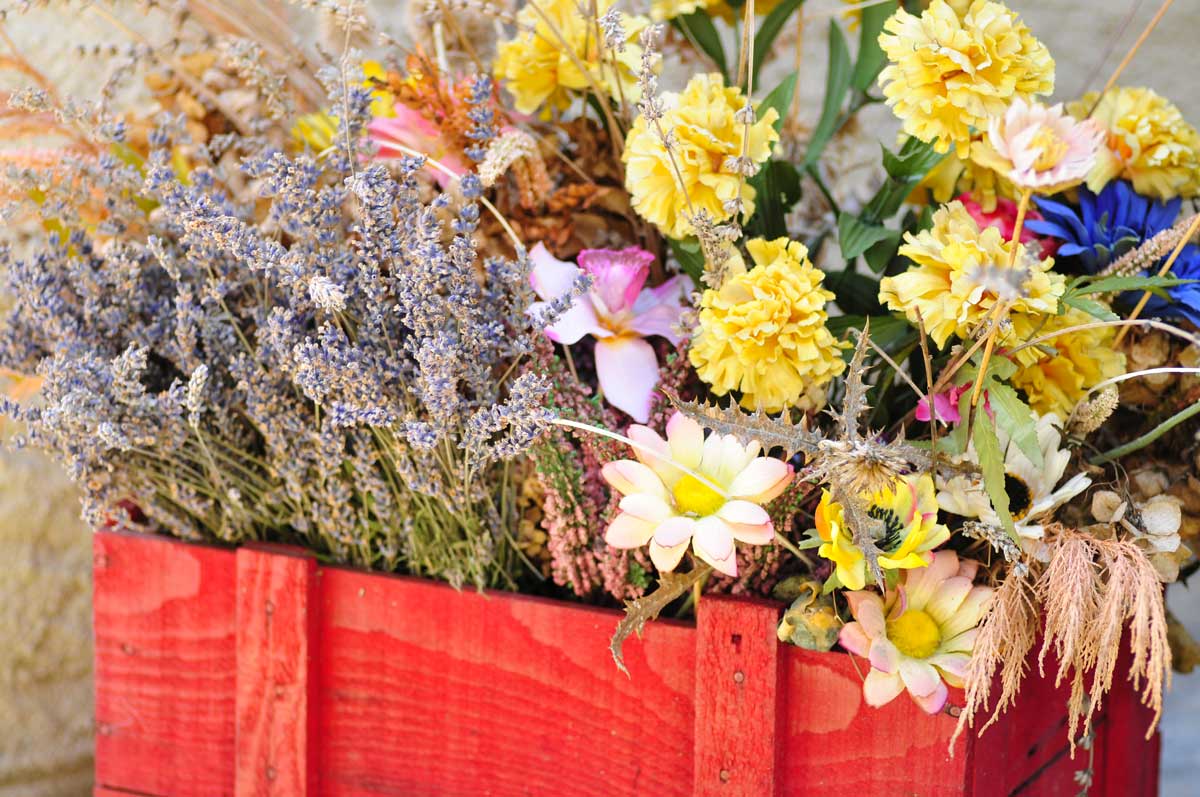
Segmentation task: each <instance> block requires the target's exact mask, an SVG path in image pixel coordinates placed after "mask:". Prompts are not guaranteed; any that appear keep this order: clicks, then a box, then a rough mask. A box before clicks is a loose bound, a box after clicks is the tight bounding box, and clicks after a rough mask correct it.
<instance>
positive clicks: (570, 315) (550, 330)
mask: <svg viewBox="0 0 1200 797" xmlns="http://www.w3.org/2000/svg"><path fill="white" fill-rule="evenodd" d="M545 307H546V303H545V302H534V303H533V304H531V305H529V312H530V313H531V314H532V315H533V316H534V317H535V318H536V317H537V315H538V314H539V313H541V312H542V310H543V308H545ZM611 334H612V333H611V332H609V331H608V330H607V329H604V328H603V327H601V326H600V322H599V321H597V320H596V311H595V310H594V309H592V303H591V302H590V301H588V298H587V297H586V296H581V297H579V298H578V299H576V300H575V303H574V304H572V305H571V307H570V308H569V309H568V310H567V311H566V312H565V313H563V314H562V315H560V316H559V317H558V320H557V321H555V322H554V323H553V324H551V325H550V326H548V327H546V337H548V338H550V340H552V341H554V342H555V343H561V344H563V345H564V346H570V345H572V344H575V343H578V342H579V341H580V340H582V339H583V338H584V337H586V336H587V335H591V336H593V337H596V338H604V337H608V336H609V335H611Z"/></svg>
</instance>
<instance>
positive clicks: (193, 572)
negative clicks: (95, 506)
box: [93, 531, 237, 797]
mask: <svg viewBox="0 0 1200 797" xmlns="http://www.w3.org/2000/svg"><path fill="white" fill-rule="evenodd" d="M94 552H95V564H94V590H95V597H94V608H93V612H94V620H95V629H96V641H95V645H96V648H95V650H96V654H95V655H96V782H97V783H98V784H100V785H102V786H105V787H108V788H111V789H116V790H125V791H131V792H136V793H139V794H150V795H172V797H223V796H224V795H232V794H233V772H234V673H235V668H236V655H237V654H236V647H235V642H236V637H235V628H236V618H235V608H234V596H235V587H236V576H237V570H236V568H235V566H234V564H235V560H234V552H233V551H232V550H222V549H219V548H212V547H207V546H198V545H186V544H183V543H180V542H176V541H173V540H169V539H166V538H163V537H152V536H147V535H141V534H138V535H134V534H123V533H119V532H111V531H105V532H100V533H97V534H96V536H95V542H94Z"/></svg>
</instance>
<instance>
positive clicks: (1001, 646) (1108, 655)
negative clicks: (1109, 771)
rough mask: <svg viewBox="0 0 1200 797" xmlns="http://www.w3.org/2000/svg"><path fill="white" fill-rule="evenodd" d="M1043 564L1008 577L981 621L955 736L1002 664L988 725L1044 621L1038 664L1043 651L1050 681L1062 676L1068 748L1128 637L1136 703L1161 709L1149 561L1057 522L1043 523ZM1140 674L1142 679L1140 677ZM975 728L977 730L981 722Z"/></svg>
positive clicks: (1162, 609) (1157, 602) (1126, 546)
mask: <svg viewBox="0 0 1200 797" xmlns="http://www.w3.org/2000/svg"><path fill="white" fill-rule="evenodd" d="M1047 535H1048V537H1049V539H1050V561H1049V563H1048V564H1046V565H1045V566H1044V567H1042V568H1040V574H1039V575H1038V576H1037V580H1036V582H1035V583H1030V581H1029V579H1028V578H1027V577H1024V576H1020V575H1017V574H1016V573H1013V574H1010V575H1009V576H1008V578H1007V579H1005V581H1004V582H1002V583H1001V584H1000V586H999V587H998V588H997V590H996V596H995V598H994V599H993V602H992V605H991V607H990V608H989V610H988V613H987V615H986V616H985V617H984V619H983V621H982V622H981V624H980V627H979V636H978V638H977V640H976V643H975V650H974V653H973V654H972V657H971V667H970V671H969V674H968V678H967V698H966V706H965V708H964V710H963V713H962V715H961V717H960V718H959V725H958V728H957V729H956V731H955V734H956V735H957V734H958V733H959V732H961V731H962V730H963V728H965V727H970V726H972V725H973V724H974V719H975V716H976V714H977V713H978V712H979V711H980V710H981V709H984V708H986V707H987V705H988V700H989V697H990V692H991V687H992V678H993V676H994V675H995V673H996V670H997V668H999V669H1000V680H1001V693H1000V697H999V699H998V700H997V702H996V708H995V710H994V711H993V712H992V715H991V717H990V718H989V720H988V721H987V722H986V723H985V724H984V725H983V728H987V726H988V725H990V724H991V722H992V721H994V720H995V719H996V717H997V716H998V715H999V714H1001V713H1003V711H1005V710H1006V709H1007V707H1008V706H1010V705H1011V704H1012V701H1013V699H1014V698H1015V696H1016V694H1017V692H1018V690H1019V689H1020V685H1021V680H1022V679H1023V677H1024V675H1025V670H1026V667H1027V658H1028V655H1029V652H1030V650H1031V649H1032V647H1033V642H1034V639H1035V637H1036V635H1037V631H1038V623H1037V618H1038V615H1039V612H1040V614H1041V616H1042V617H1043V618H1044V624H1045V625H1044V630H1043V638H1042V645H1041V648H1040V650H1039V652H1038V666H1039V668H1040V669H1042V670H1043V671H1044V670H1045V664H1046V657H1047V654H1051V653H1052V654H1053V655H1054V658H1055V659H1057V660H1058V671H1057V675H1056V679H1055V681H1056V683H1058V684H1061V683H1064V682H1069V683H1070V687H1071V696H1070V699H1069V702H1068V704H1067V711H1068V734H1069V737H1070V741H1071V746H1072V750H1073V749H1074V746H1075V743H1076V741H1077V740H1078V739H1079V738H1081V737H1082V736H1086V735H1087V733H1088V732H1089V731H1090V730H1091V723H1092V720H1093V718H1094V717H1095V713H1096V711H1097V709H1099V708H1100V707H1101V705H1102V703H1103V700H1104V695H1105V694H1106V693H1107V692H1108V690H1109V689H1110V688H1111V687H1112V680H1113V673H1114V672H1115V670H1116V666H1117V659H1118V657H1119V655H1120V651H1121V644H1122V640H1123V639H1125V638H1126V634H1128V637H1127V638H1128V640H1129V646H1130V649H1131V651H1132V654H1133V661H1132V663H1131V664H1130V667H1129V678H1130V679H1131V680H1132V681H1133V683H1134V686H1135V687H1137V688H1140V689H1141V692H1142V694H1141V697H1142V702H1143V703H1145V704H1146V705H1147V706H1149V707H1150V708H1152V709H1153V710H1154V712H1155V719H1154V722H1153V723H1152V724H1151V727H1150V728H1148V729H1147V735H1149V733H1151V732H1153V729H1154V725H1155V724H1157V722H1158V717H1159V716H1160V715H1161V713H1162V690H1163V685H1164V684H1166V683H1169V680H1170V668H1171V651H1170V647H1169V645H1168V642H1167V630H1168V624H1167V614H1166V606H1165V604H1164V601H1163V592H1162V587H1161V584H1160V583H1159V580H1158V576H1157V574H1156V572H1155V570H1154V566H1153V565H1152V564H1151V563H1150V560H1149V559H1147V557H1146V555H1145V553H1144V552H1143V551H1142V550H1141V549H1140V548H1139V547H1138V546H1137V545H1136V544H1135V543H1134V542H1133V541H1132V540H1128V539H1122V538H1118V537H1114V538H1112V539H1099V538H1097V537H1094V536H1093V535H1091V534H1089V533H1087V532H1085V531H1080V530H1078V529H1073V528H1068V527H1065V526H1061V525H1058V524H1052V525H1050V526H1048V527H1047ZM1143 679H1145V683H1144V684H1143V683H1142V680H1143ZM981 730H982V729H981Z"/></svg>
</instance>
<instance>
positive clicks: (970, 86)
mask: <svg viewBox="0 0 1200 797" xmlns="http://www.w3.org/2000/svg"><path fill="white" fill-rule="evenodd" d="M883 29H884V32H883V33H881V34H880V35H879V45H880V47H882V48H883V51H884V53H885V54H886V55H887V57H888V61H889V62H890V63H889V64H888V66H887V67H885V68H884V70H883V72H881V73H880V75H879V83H880V85H881V86H882V87H883V93H884V96H885V97H886V98H887V103H888V105H890V106H892V110H893V111H894V112H895V113H896V116H898V117H899V118H900V120H901V121H902V122H903V123H904V131H905V132H906V133H908V134H909V135H912V136H916V137H917V138H919V139H920V140H922V141H927V142H931V143H933V145H934V148H935V149H936V150H937V151H938V152H946V151H948V150H949V149H950V147H951V146H954V147H955V148H956V149H957V150H958V154H959V155H960V156H962V157H966V155H967V152H968V150H969V148H970V141H971V128H976V129H979V130H982V129H984V128H985V127H986V126H987V120H988V119H989V118H991V117H993V116H1000V115H1001V114H1003V113H1004V111H1005V109H1006V108H1007V107H1008V104H1009V103H1010V102H1011V101H1012V100H1013V99H1014V98H1023V99H1026V100H1028V99H1030V98H1031V97H1033V96H1034V95H1036V94H1049V93H1051V92H1052V91H1054V59H1052V58H1051V57H1050V53H1049V51H1048V50H1047V49H1046V48H1045V46H1044V45H1043V44H1042V43H1041V42H1039V41H1038V40H1037V39H1035V38H1034V37H1033V35H1032V34H1030V32H1029V29H1028V28H1027V27H1025V24H1024V23H1023V22H1021V20H1020V18H1019V17H1018V16H1017V15H1016V14H1015V13H1013V12H1012V11H1011V10H1010V9H1009V8H1007V7H1006V6H1004V5H1002V4H1000V3H994V2H990V0H975V2H973V3H970V5H967V3H965V2H957V3H955V4H953V5H951V4H948V3H946V2H945V0H933V2H932V3H930V4H929V7H928V8H927V9H925V11H924V13H922V14H921V15H920V16H914V15H912V14H910V13H908V12H907V11H905V10H904V8H903V7H901V8H899V9H897V11H896V13H895V14H893V15H892V16H891V17H890V18H889V19H888V21H887V22H886V23H884V27H883Z"/></svg>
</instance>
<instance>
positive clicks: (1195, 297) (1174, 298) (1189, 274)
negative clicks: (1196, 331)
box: [1126, 244, 1200, 327]
mask: <svg viewBox="0 0 1200 797" xmlns="http://www.w3.org/2000/svg"><path fill="white" fill-rule="evenodd" d="M1170 276H1172V277H1178V278H1179V279H1185V280H1200V247H1198V246H1196V245H1195V244H1188V245H1187V246H1185V247H1184V248H1183V251H1182V252H1180V253H1179V257H1178V258H1177V259H1176V260H1175V262H1174V263H1173V264H1172V265H1171V274H1170ZM1165 290H1166V292H1167V297H1168V298H1166V299H1163V298H1162V297H1160V296H1155V295H1153V294H1152V295H1151V296H1150V301H1149V302H1147V303H1146V312H1145V315H1148V316H1167V317H1175V318H1186V319H1187V320H1188V321H1191V322H1192V323H1193V324H1194V325H1196V326H1197V327H1200V281H1198V282H1188V283H1185V284H1183V285H1172V286H1171V287H1169V288H1166V289H1165ZM1128 295H1129V294H1126V296H1128Z"/></svg>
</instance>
